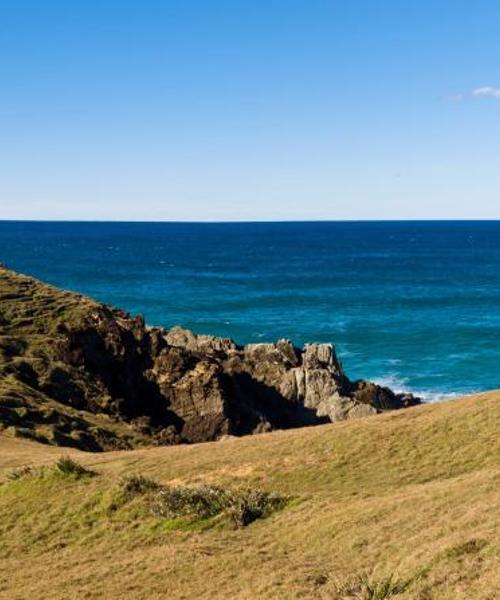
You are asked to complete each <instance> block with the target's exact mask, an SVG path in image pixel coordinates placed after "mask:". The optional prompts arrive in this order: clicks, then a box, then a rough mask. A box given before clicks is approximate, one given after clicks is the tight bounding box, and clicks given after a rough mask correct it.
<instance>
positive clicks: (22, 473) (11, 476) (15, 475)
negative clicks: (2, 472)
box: [7, 465, 35, 481]
mask: <svg viewBox="0 0 500 600" xmlns="http://www.w3.org/2000/svg"><path fill="white" fill-rule="evenodd" d="M34 474H35V470H34V468H33V467H32V466H31V465H23V466H21V467H17V468H16V469H12V471H10V472H9V473H7V479H8V480H9V481H17V480H18V479H25V478H26V477H33V475H34Z"/></svg>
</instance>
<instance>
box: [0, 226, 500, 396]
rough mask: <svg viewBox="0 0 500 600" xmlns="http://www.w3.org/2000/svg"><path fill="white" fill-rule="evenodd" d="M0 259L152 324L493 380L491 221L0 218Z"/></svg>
mask: <svg viewBox="0 0 500 600" xmlns="http://www.w3.org/2000/svg"><path fill="white" fill-rule="evenodd" d="M0 261H2V262H4V263H6V264H7V265H8V266H9V267H11V268H13V269H16V270H19V271H22V272H26V273H30V274H33V275H35V276H37V277H40V278H41V279H44V280H45V281H48V282H51V283H53V284H55V285H58V286H61V287H64V288H68V289H71V290H76V291H79V292H82V293H85V294H89V295H91V296H93V297H95V298H97V299H99V300H102V301H105V302H108V303H111V304H114V305H117V306H121V307H123V308H125V309H127V310H129V311H131V312H132V313H142V314H144V315H145V317H146V320H147V322H149V323H151V324H155V325H164V326H166V327H169V326H171V325H173V324H182V325H183V326H186V327H189V328H191V329H193V330H195V331H197V332H204V333H212V334H218V335H222V336H229V337H232V338H234V339H235V340H236V341H238V342H240V343H246V342H252V341H253V342H258V341H264V340H275V339H277V338H280V337H286V338H290V339H292V340H293V341H294V342H295V343H297V344H302V343H303V342H306V341H320V342H333V343H334V344H335V345H336V347H337V351H338V353H339V356H340V358H341V360H342V362H343V364H344V367H345V369H346V371H347V373H348V374H349V376H350V377H364V378H371V379H375V380H377V381H379V382H382V383H387V384H390V385H392V386H393V387H395V388H398V389H407V390H412V391H415V392H417V393H421V394H423V395H424V397H426V398H428V399H434V398H439V397H442V396H446V395H449V394H459V393H465V392H472V391H480V390H486V389H491V388H498V387H500V222H410V223H408V222H406V223H398V222H380V223H331V222H330V223H265V224H264V223H261V224H256V223H253V224H250V223H240V224H174V223H168V224H167V223H55V222H45V223H21V222H0Z"/></svg>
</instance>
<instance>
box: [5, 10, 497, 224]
mask: <svg viewBox="0 0 500 600" xmlns="http://www.w3.org/2000/svg"><path fill="white" fill-rule="evenodd" d="M499 32H500V3H499V2H498V1H497V0H491V1H485V0H475V1H474V2H471V1H470V0H420V1H416V0H415V1H413V0H406V1H404V0H380V1H377V2H375V1H374V0H370V1H361V0H349V1H348V0H342V1H340V0H339V1H336V0H302V1H295V0H281V1H276V0H262V1H261V0H253V1H247V0H232V1H222V0H204V1H191V0H177V1H168V0H164V1H162V2H160V1H158V2H157V1H153V0H142V1H140V2H139V1H137V0H134V1H129V0H120V1H114V0H101V1H99V2H98V1H95V0H85V1H84V0H79V1H78V0H74V1H70V2H68V1H67V0H65V1H51V0H43V1H40V0H37V1H24V0H16V1H10V2H7V1H4V2H0V85H1V87H0V218H4V219H9V218H19V219H24V218H30V219H112V220H129V219H132V220H157V219H158V220H269V219H271V220H273V219H279V220H283V219H284V220H292V219H412V218H500V35H499Z"/></svg>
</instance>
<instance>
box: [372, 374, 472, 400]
mask: <svg viewBox="0 0 500 600" xmlns="http://www.w3.org/2000/svg"><path fill="white" fill-rule="evenodd" d="M373 380H374V382H375V383H377V384H378V385H381V386H383V387H388V388H390V389H391V390H392V391H393V392H395V393H396V394H413V395H414V396H416V397H417V398H420V399H421V400H422V401H423V402H425V403H428V404H433V403H436V402H444V401H446V400H453V399H454V398H460V397H461V396H468V395H472V394H477V393H478V392H477V391H474V390H468V391H462V392H444V391H440V390H428V389H424V390H419V389H416V388H413V387H411V386H410V385H408V379H406V378H404V377H400V376H398V375H385V376H383V377H375V378H374V379H373Z"/></svg>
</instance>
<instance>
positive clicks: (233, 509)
mask: <svg viewBox="0 0 500 600" xmlns="http://www.w3.org/2000/svg"><path fill="white" fill-rule="evenodd" d="M285 503H286V499H285V498H283V497H281V496H278V495H277V494H271V493H269V492H264V491H262V490H256V489H252V488H248V489H245V490H225V489H223V488H221V487H218V486H213V485H198V486H184V487H182V486H176V487H166V488H162V489H161V490H160V491H159V492H158V494H157V495H156V497H155V500H154V503H153V507H152V511H153V514H154V515H155V516H157V517H161V518H163V519H176V518H179V517H185V516H192V517H195V518H198V519H209V518H212V517H215V516H218V515H221V514H225V515H227V516H228V517H229V518H230V520H231V521H232V522H233V523H234V525H236V526H237V527H246V526H247V525H250V523H253V522H254V521H256V520H257V519H261V518H263V517H266V516H268V515H269V514H270V513H271V512H273V511H274V510H277V509H278V508H281V507H283V506H284V505H285Z"/></svg>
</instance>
